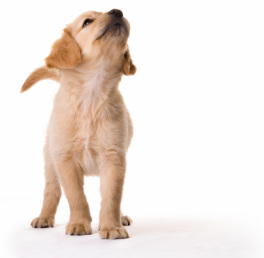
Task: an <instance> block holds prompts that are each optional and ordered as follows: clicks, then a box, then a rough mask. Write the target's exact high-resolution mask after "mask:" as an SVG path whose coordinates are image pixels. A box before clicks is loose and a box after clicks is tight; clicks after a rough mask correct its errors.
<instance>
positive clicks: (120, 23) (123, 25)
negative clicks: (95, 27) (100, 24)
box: [96, 21, 127, 40]
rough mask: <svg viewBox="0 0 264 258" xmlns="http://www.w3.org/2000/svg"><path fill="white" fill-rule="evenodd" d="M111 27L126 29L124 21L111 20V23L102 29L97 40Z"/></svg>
mask: <svg viewBox="0 0 264 258" xmlns="http://www.w3.org/2000/svg"><path fill="white" fill-rule="evenodd" d="M112 28H124V29H125V31H126V30H127V29H126V26H125V24H124V22H122V21H115V22H113V23H111V24H109V25H108V26H107V27H106V28H105V30H104V31H103V33H102V34H101V35H100V36H99V37H98V38H97V39H96V40H98V39H101V38H102V37H103V36H104V35H105V34H106V33H107V32H108V31H109V30H111V29H112Z"/></svg>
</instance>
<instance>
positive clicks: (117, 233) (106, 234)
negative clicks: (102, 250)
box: [99, 227, 129, 239]
mask: <svg viewBox="0 0 264 258" xmlns="http://www.w3.org/2000/svg"><path fill="white" fill-rule="evenodd" d="M99 236H100V237H101V238H102V239H124V238H129V235H128V233H127V230H126V229H125V228H124V227H115V228H110V229H108V228H101V229H100V232H99Z"/></svg>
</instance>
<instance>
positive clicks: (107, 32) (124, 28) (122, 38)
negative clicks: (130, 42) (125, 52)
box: [96, 20, 129, 44]
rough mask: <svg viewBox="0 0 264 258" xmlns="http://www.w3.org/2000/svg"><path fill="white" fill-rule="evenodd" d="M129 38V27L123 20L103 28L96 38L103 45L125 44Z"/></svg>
mask: <svg viewBox="0 0 264 258" xmlns="http://www.w3.org/2000/svg"><path fill="white" fill-rule="evenodd" d="M128 37H129V25H127V24H126V22H124V21H123V20H116V21H113V22H111V23H110V24H108V25H107V26H106V27H105V28H103V29H102V30H101V31H100V32H99V34H98V35H97V37H96V41H101V42H102V43H103V44H114V43H116V44H125V43H126V42H127V39H128Z"/></svg>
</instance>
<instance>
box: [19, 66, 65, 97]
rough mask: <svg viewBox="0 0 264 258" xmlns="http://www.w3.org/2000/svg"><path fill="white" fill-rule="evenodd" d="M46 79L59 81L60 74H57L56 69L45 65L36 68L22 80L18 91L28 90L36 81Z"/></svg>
mask: <svg viewBox="0 0 264 258" xmlns="http://www.w3.org/2000/svg"><path fill="white" fill-rule="evenodd" d="M46 79H51V80H54V81H56V82H59V80H60V76H59V74H58V71H57V70H56V69H50V68H47V67H45V66H43V67H40V68H38V69H36V70H35V71H34V72H32V73H31V74H30V75H29V76H28V78H27V79H26V81H25V82H24V84H23V86H22V88H21V91H20V93H22V92H24V91H26V90H28V89H29V88H31V87H32V86H33V85H34V84H35V83H37V82H38V81H41V80H46Z"/></svg>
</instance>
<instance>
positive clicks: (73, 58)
mask: <svg viewBox="0 0 264 258" xmlns="http://www.w3.org/2000/svg"><path fill="white" fill-rule="evenodd" d="M81 58H82V56H81V50H80V48H79V46H78V45H77V43H76V42H75V40H74V39H73V37H72V35H71V33H70V31H69V29H68V28H65V29H64V30H63V34H62V37H61V38H60V39H58V40H56V41H55V42H54V44H53V46H52V48H51V52H50V54H49V56H48V57H47V58H46V59H45V61H46V65H47V67H49V68H73V67H75V66H76V65H77V64H78V63H80V62H81Z"/></svg>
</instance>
